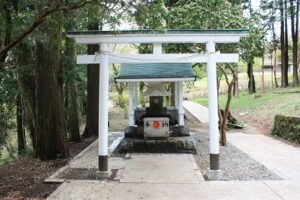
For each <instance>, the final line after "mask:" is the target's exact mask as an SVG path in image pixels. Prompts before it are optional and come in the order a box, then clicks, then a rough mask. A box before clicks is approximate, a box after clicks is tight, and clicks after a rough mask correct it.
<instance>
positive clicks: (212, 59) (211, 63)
mask: <svg viewBox="0 0 300 200" xmlns="http://www.w3.org/2000/svg"><path fill="white" fill-rule="evenodd" d="M206 51H207V53H208V62H207V68H206V71H207V83H208V109H209V152H210V154H219V128H218V127H219V126H218V94H217V70H216V55H215V44H214V42H208V43H207V44H206Z"/></svg>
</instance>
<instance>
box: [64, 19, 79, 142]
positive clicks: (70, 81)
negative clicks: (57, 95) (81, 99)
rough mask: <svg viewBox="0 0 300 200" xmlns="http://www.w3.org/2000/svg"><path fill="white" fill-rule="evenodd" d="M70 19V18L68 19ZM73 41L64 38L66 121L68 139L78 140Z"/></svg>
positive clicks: (70, 27) (68, 27) (69, 25)
mask: <svg viewBox="0 0 300 200" xmlns="http://www.w3.org/2000/svg"><path fill="white" fill-rule="evenodd" d="M69 20H70V19H69ZM72 24H73V21H72V20H71V21H70V22H69V23H67V24H66V30H72V29H73V28H74V26H73V25H72ZM75 56H76V53H75V42H74V40H73V39H70V38H66V57H67V58H68V60H67V62H66V65H65V69H66V70H67V71H68V72H69V75H70V76H72V77H68V78H67V81H66V87H65V88H66V90H67V91H66V94H67V95H68V97H66V98H67V101H68V103H67V115H68V117H67V119H68V120H67V123H68V126H67V127H68V129H69V130H68V131H69V133H70V141H72V142H80V141H81V140H80V132H79V120H78V105H77V92H76V85H75V81H74V80H75V76H76V73H75V66H76V64H75Z"/></svg>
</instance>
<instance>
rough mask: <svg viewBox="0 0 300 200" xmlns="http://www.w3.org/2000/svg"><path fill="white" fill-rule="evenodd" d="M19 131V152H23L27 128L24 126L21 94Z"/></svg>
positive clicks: (18, 105) (18, 99) (18, 117)
mask: <svg viewBox="0 0 300 200" xmlns="http://www.w3.org/2000/svg"><path fill="white" fill-rule="evenodd" d="M16 115H17V132H18V153H19V154H22V152H24V150H25V147H26V139H25V129H24V126H23V111H22V103H21V96H20V94H19V95H18V96H17V113H16Z"/></svg>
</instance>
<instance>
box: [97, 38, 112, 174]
mask: <svg viewBox="0 0 300 200" xmlns="http://www.w3.org/2000/svg"><path fill="white" fill-rule="evenodd" d="M100 50H101V55H100V66H99V67H100V70H99V72H100V75H99V77H100V80H99V96H100V98H99V101H100V102H99V110H98V115H99V130H98V134H99V137H98V142H99V147H98V150H99V152H98V158H99V159H98V164H99V166H98V167H99V168H98V172H97V177H98V178H107V177H108V89H109V88H108V87H109V70H108V54H107V52H108V44H107V43H101V44H100Z"/></svg>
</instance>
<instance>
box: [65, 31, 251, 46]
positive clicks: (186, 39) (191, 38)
mask: <svg viewBox="0 0 300 200" xmlns="http://www.w3.org/2000/svg"><path fill="white" fill-rule="evenodd" d="M247 35H248V34H247V33H230V34H229V33H219V34H208V33H199V34H189V33H179V34H122V35H68V37H70V38H75V40H76V43H78V44H98V43H102V42H107V43H127V44H130V43H206V42H209V41H212V42H214V43H236V42H239V39H240V37H242V36H247Z"/></svg>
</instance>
